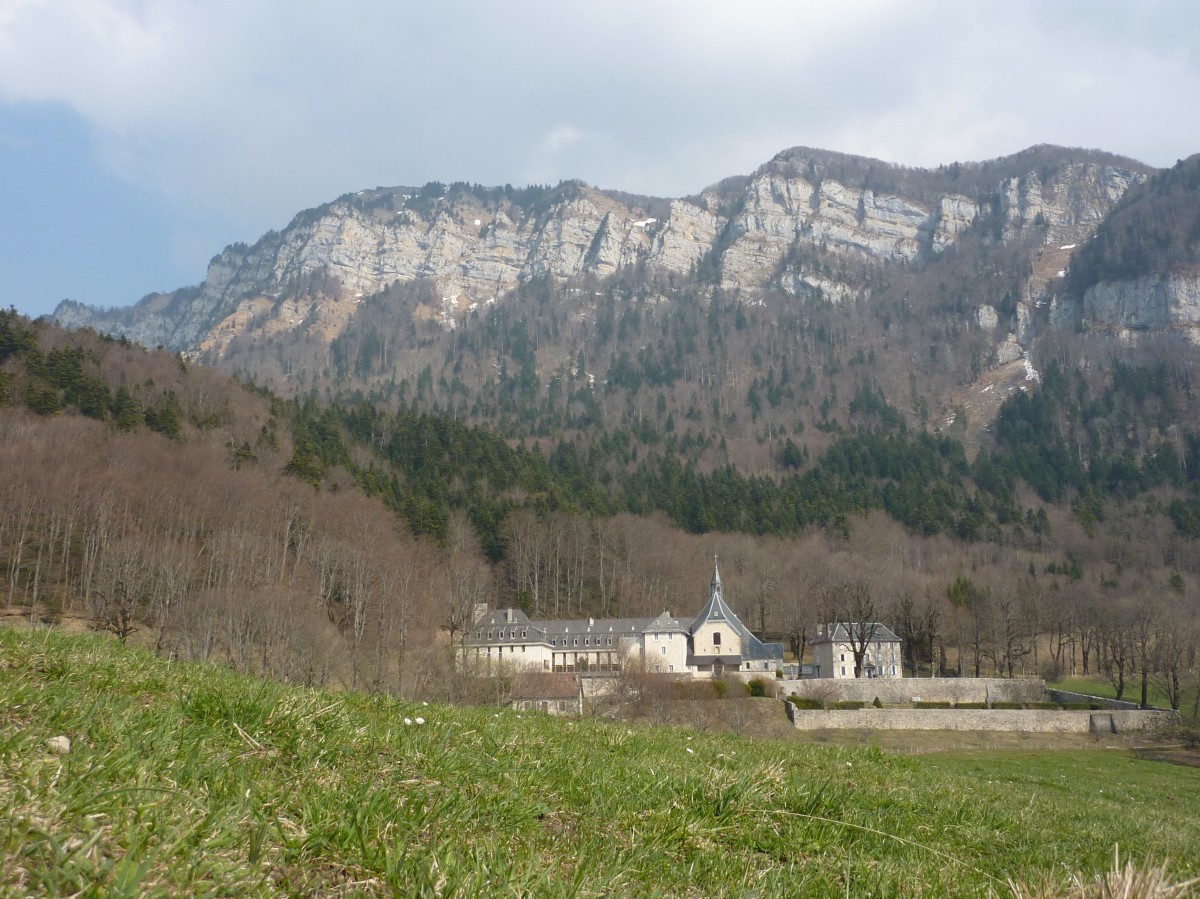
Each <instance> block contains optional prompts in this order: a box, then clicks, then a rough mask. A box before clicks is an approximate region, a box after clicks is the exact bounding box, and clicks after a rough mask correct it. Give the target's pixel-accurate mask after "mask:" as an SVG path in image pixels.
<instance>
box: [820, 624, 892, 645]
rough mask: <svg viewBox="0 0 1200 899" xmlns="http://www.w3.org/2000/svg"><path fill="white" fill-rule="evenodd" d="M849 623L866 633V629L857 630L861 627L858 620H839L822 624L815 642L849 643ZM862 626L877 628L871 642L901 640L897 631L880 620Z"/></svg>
mask: <svg viewBox="0 0 1200 899" xmlns="http://www.w3.org/2000/svg"><path fill="white" fill-rule="evenodd" d="M848 623H849V624H851V625H852V626H853V627H854V628H856V633H859V634H862V633H866V631H859V630H857V628H859V627H860V625H859V624H858V623H856V622H845V621H837V622H834V623H833V624H824V625H822V626H821V632H820V634H818V636H817V639H815V640H813V642H814V643H829V642H833V643H849V642H850V632H849V631H847V630H846V625H847V624H848ZM861 626H862V627H867V628H870V627H874V628H875V632H874V634H873V635H872V636H871V640H870V642H871V643H899V642H901V641H900V638H899V637H897V636H896V635H895V633H893V632H892V629H891V628H889V627H888V626H887V625H886V624H881V623H880V622H878V621H872V622H869V623H867V624H864V625H861Z"/></svg>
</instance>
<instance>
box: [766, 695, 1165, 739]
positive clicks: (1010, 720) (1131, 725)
mask: <svg viewBox="0 0 1200 899" xmlns="http://www.w3.org/2000/svg"><path fill="white" fill-rule="evenodd" d="M881 701H882V699H881ZM787 709H788V717H789V718H790V719H791V721H792V724H793V725H795V726H796V727H797V728H799V729H800V730H980V731H1017V732H1025V733H1061V734H1069V733H1074V734H1086V733H1124V732H1126V731H1157V730H1167V729H1170V728H1171V727H1174V726H1176V725H1178V723H1179V713H1178V712H1172V711H1164V710H1160V709H1151V710H1147V711H1140V710H1139V711H1124V710H1112V711H1102V712H1075V711H1050V710H1040V709H1037V710H1035V709H1028V710H1026V709H875V708H871V709H847V710H829V711H823V710H815V711H810V710H806V709H797V708H796V707H795V706H793V705H792V704H791V703H790V702H789V703H787Z"/></svg>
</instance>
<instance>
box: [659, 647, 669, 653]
mask: <svg viewBox="0 0 1200 899" xmlns="http://www.w3.org/2000/svg"><path fill="white" fill-rule="evenodd" d="M659 649H660V650H662V654H663V655H666V654H667V647H665V646H660V647H659Z"/></svg>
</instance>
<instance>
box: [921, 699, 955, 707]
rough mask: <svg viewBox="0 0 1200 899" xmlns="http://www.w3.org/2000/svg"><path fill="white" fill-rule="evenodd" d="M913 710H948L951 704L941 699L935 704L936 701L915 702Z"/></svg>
mask: <svg viewBox="0 0 1200 899" xmlns="http://www.w3.org/2000/svg"><path fill="white" fill-rule="evenodd" d="M913 708H914V709H948V708H950V703H949V702H948V701H947V700H945V699H939V700H937V701H936V702H934V701H931V702H914V703H913Z"/></svg>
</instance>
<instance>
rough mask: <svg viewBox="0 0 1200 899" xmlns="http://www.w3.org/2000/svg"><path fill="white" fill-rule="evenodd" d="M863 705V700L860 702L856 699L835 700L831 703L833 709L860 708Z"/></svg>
mask: <svg viewBox="0 0 1200 899" xmlns="http://www.w3.org/2000/svg"><path fill="white" fill-rule="evenodd" d="M865 705H866V703H865V702H860V701H859V700H857V699H843V700H842V701H841V702H835V703H834V704H833V707H834V708H835V709H842V710H848V709H861V708H862V707H863V706H865Z"/></svg>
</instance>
